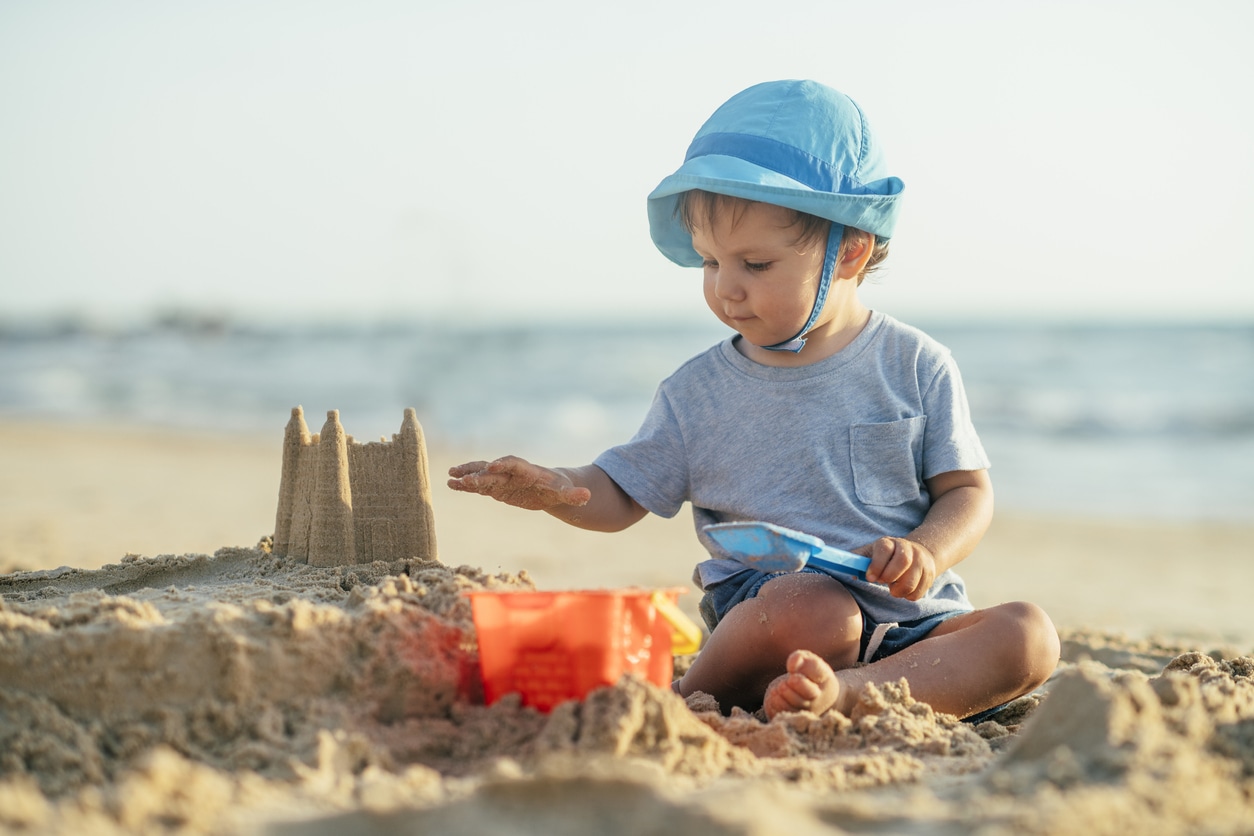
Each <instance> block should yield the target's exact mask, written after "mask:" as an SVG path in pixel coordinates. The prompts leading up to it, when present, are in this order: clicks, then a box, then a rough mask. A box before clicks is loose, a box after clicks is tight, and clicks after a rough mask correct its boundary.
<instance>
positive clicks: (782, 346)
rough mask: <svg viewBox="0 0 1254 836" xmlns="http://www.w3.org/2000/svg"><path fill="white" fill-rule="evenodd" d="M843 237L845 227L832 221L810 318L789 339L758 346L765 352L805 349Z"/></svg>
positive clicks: (825, 295) (828, 285) (822, 301)
mask: <svg viewBox="0 0 1254 836" xmlns="http://www.w3.org/2000/svg"><path fill="white" fill-rule="evenodd" d="M844 237H845V227H844V226H843V225H841V224H838V223H836V222H835V221H833V222H832V225H831V227H830V228H829V229H828V231H827V251H826V252H825V253H824V254H823V272H822V273H821V274H820V277H819V291H818V293H817V294H816V295H815V297H814V307H812V308H811V309H810V318H809V319H807V320H806V324H805V325H802V326H801V330H800V331H798V332H797V333H796V335H794V336H793V337H792V338H791V339H787V340H784V341H783V342H778V343H775V344H774V345H764V346H760V347H761V348H765V349H766V350H767V351H789V352H792V353H793V354H796V353H797V352H798V351H800V350H801V349H803V348H805V345H806V336H805V335H806V334H807V333H809V331H810V329H811V328H813V327H814V323H816V322H818V321H819V314H821V313H823V306H824V305H826V304H827V292H828V291H829V290H831V289H832V277H833V276H835V275H836V258H837V256H838V255H840V244H841V241H842V240H843V239H844Z"/></svg>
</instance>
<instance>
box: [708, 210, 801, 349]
mask: <svg viewBox="0 0 1254 836" xmlns="http://www.w3.org/2000/svg"><path fill="white" fill-rule="evenodd" d="M793 218H794V215H793V214H792V213H791V212H789V210H787V209H783V208H781V207H779V206H773V205H771V204H768V203H745V204H742V205H741V206H740V207H738V211H735V212H733V211H732V210H731V209H730V208H727V207H724V208H722V209H721V210H720V211H718V212H716V213H715V214H714V217H713V219H712V221H711V222H710V223H708V225H700V226H696V227H695V228H694V229H693V231H692V246H693V249H695V250H696V251H697V253H698V254H699V255H700V256H701V257H702V258H703V259H705V266H704V270H705V302H706V304H707V305H709V306H710V310H711V311H713V312H714V315H715V316H717V317H718V318H719V319H720V320H722V321H723V322H724V323H726V324H727V325H728V326H730V327H731V328H733V329H735V330H736V331H738V332H739V333H740V334H742V335H743V336H744V338H745V339H746V340H748V341H749V342H750V343H752V344H753V345H756V346H763V345H773V344H775V343H778V342H781V341H783V340H787V339H789V338H791V337H792V336H793V335H794V334H796V333H797V331H798V329H800V328H801V326H802V325H804V324H805V322H806V320H807V319H808V318H809V316H810V310H811V308H812V307H813V306H814V299H815V296H816V295H817V294H818V287H819V280H820V278H821V275H822V270H823V255H824V252H825V241H824V240H822V239H820V240H817V241H799V240H797V235H798V228H797V226H796V225H795V224H793V223H792V220H793Z"/></svg>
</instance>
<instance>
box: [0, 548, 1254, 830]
mask: <svg viewBox="0 0 1254 836" xmlns="http://www.w3.org/2000/svg"><path fill="white" fill-rule="evenodd" d="M494 586H524V587H525V586H530V581H529V580H528V578H527V577H526V575H525V574H522V575H520V576H513V575H504V574H502V575H488V574H485V573H483V572H482V571H480V570H477V569H473V568H469V567H461V568H456V569H454V568H450V567H447V566H444V565H442V564H440V563H438V562H435V561H417V560H411V561H393V562H376V563H372V564H364V565H357V566H351V567H334V568H317V567H312V566H308V565H306V564H304V563H300V562H298V561H296V560H293V559H286V558H280V557H277V556H274V555H272V554H269V553H268V552H267V551H266V550H265V549H264V548H258V549H223V550H220V551H219V552H217V553H216V554H215V555H213V556H212V557H209V556H203V555H202V556H183V557H172V556H165V557H158V558H154V559H141V558H128V559H127V560H126V561H124V562H123V563H122V564H120V565H116V566H108V567H105V568H104V569H100V570H95V571H80V570H55V571H51V572H34V573H24V574H15V575H7V576H0V596H2V598H0V683H2V684H0V827H5V828H10V829H19V830H23V831H24V832H50V833H80V832H100V833H108V832H175V831H177V832H215V833H218V832H276V833H288V832H297V831H298V830H299V832H326V833H332V832H344V831H347V830H352V831H354V832H363V833H371V832H377V833H400V832H415V833H417V832H442V833H477V834H481V833H532V832H534V833H545V834H561V833H608V834H613V833H653V832H657V833H662V832H676V831H682V832H692V833H715V834H722V833H767V832H779V831H780V830H781V829H786V830H789V831H790V832H797V833H806V832H832V831H833V830H837V829H844V830H857V831H859V832H901V831H903V830H945V829H951V830H954V831H961V832H966V831H970V830H977V829H985V830H988V831H989V832H993V831H1001V832H1026V833H1064V832H1068V833H1069V832H1078V831H1084V832H1089V833H1094V832H1097V833H1101V832H1112V833H1113V832H1120V833H1123V832H1127V831H1128V830H1129V829H1130V828H1131V829H1137V830H1145V831H1148V830H1153V831H1154V832H1182V833H1183V832H1196V831H1206V832H1215V833H1225V832H1242V828H1243V827H1248V825H1246V824H1245V822H1248V821H1252V820H1254V800H1252V799H1254V679H1252V676H1254V661H1252V660H1251V659H1250V658H1248V657H1233V656H1231V655H1229V656H1228V657H1227V658H1224V656H1225V654H1223V653H1215V654H1214V655H1213V656H1212V655H1207V654H1203V653H1200V652H1190V651H1188V650H1187V648H1180V647H1173V646H1172V645H1171V644H1170V643H1169V642H1161V641H1159V642H1139V643H1134V642H1130V641H1127V640H1122V641H1121V640H1120V639H1119V637H1116V636H1099V635H1091V634H1079V633H1077V634H1072V635H1069V636H1067V637H1066V654H1067V658H1068V659H1069V660H1070V661H1069V662H1068V663H1067V664H1064V666H1063V669H1062V670H1061V672H1060V673H1059V675H1058V676H1057V677H1056V678H1055V680H1054V681H1053V682H1052V683H1051V684H1050V685H1049V686H1048V687H1047V689H1044V690H1043V692H1042V693H1039V694H1037V695H1034V696H1031V697H1027V698H1024V699H1022V700H1020V701H1018V702H1017V703H1015V704H1014V705H1013V706H1012V707H1011V708H1010V709H1009V710H1007V711H1005V712H1003V713H1002V714H1001V715H999V716H998V717H997V718H996V720H994V721H987V722H985V723H982V724H980V725H978V726H974V727H973V726H971V725H970V724H966V723H961V722H959V721H957V720H956V719H954V718H953V717H950V716H948V715H943V714H937V713H936V712H934V711H932V709H931V708H929V707H928V706H926V705H923V704H921V703H917V702H915V701H914V700H913V699H912V698H911V697H910V694H909V689H908V688H907V687H906V685H905V683H904V682H903V683H900V684H898V685H895V686H888V687H884V688H881V689H873V690H869V691H868V692H867V693H866V694H864V695H863V698H862V700H861V702H860V704H859V706H858V708H857V710H856V711H855V712H854V713H853V716H852V717H848V718H846V717H842V716H839V715H827V716H822V717H819V716H815V715H813V714H809V713H799V714H789V715H782V716H780V717H777V718H775V719H774V720H773V721H771V722H765V721H764V720H763V719H762V718H761V717H758V716H754V715H749V714H745V713H743V712H738V713H735V714H733V715H732V716H730V717H725V716H723V715H721V714H720V713H718V712H717V711H716V710H712V705H711V703H710V701H709V700H708V699H702V697H701V695H696V696H694V697H693V698H690V699H689V701H688V703H687V704H685V702H684V701H683V700H681V699H680V698H679V697H677V696H675V695H674V694H672V693H670V692H669V691H667V690H664V689H658V688H655V687H653V686H651V685H649V684H646V683H643V682H641V681H638V680H634V679H630V678H628V679H624V680H623V681H622V682H620V683H619V684H618V685H617V686H615V687H612V688H604V689H600V690H598V691H595V692H594V693H593V694H591V695H590V696H589V697H588V698H587V699H586V700H584V701H583V702H581V703H576V702H568V703H564V704H562V705H560V706H558V707H557V708H556V709H555V710H554V711H553V712H552V713H551V714H549V715H543V714H539V713H537V712H535V711H533V710H532V709H529V708H524V707H521V706H520V704H519V703H518V701H517V700H516V699H515V698H512V697H508V698H506V699H504V700H502V701H500V702H498V703H497V704H495V705H493V706H483V705H480V704H477V696H478V694H477V692H476V677H475V664H476V646H475V637H474V630H473V626H472V624H471V621H470V611H469V606H468V603H467V601H466V599H465V597H464V596H463V594H462V593H463V592H465V591H466V590H470V589H477V588H484V587H494ZM1177 651H1179V652H1177ZM1151 674H1152V675H1151Z"/></svg>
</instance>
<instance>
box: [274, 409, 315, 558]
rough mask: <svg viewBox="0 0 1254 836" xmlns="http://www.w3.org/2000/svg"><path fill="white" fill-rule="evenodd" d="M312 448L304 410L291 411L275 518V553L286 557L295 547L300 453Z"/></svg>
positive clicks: (286, 432)
mask: <svg viewBox="0 0 1254 836" xmlns="http://www.w3.org/2000/svg"><path fill="white" fill-rule="evenodd" d="M308 446H309V427H308V426H306V424H305V410H304V409H302V408H301V407H299V406H296V407H293V408H292V417H291V420H289V421H288V422H287V429H286V430H284V432H283V470H282V472H281V474H280V476H279V509H278V511H277V512H276V513H275V515H274V544H273V546H272V550H273V552H274V553H275V554H277V555H279V556H282V557H285V556H287V554H288V552H289V551H291V548H292V511H293V505H294V503H295V500H296V493H297V473H298V471H299V469H300V457H301V452H302V451H303V450H304V449H305V448H306V447H308Z"/></svg>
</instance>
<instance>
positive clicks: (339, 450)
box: [273, 406, 436, 566]
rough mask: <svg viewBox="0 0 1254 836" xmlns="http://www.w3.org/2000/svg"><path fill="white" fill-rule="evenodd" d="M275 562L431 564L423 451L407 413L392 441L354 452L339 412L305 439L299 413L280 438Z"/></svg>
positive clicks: (414, 417)
mask: <svg viewBox="0 0 1254 836" xmlns="http://www.w3.org/2000/svg"><path fill="white" fill-rule="evenodd" d="M273 551H274V553H275V554H277V555H280V556H283V557H295V558H298V559H302V560H305V561H307V562H308V563H309V564H310V565H312V566H340V565H347V564H353V563H369V562H371V561H374V560H400V559H405V558H410V557H420V558H429V559H433V558H435V557H436V546H435V515H434V514H433V512H432V509H431V481H430V478H429V476H428V473H427V448H426V443H425V442H424V440H423V435H422V427H421V426H420V425H419V424H418V417H417V415H416V414H415V413H414V410H413V409H406V410H405V418H404V420H403V421H402V422H401V431H400V432H399V433H396V434H394V435H393V436H392V440H391V441H383V440H380V441H378V442H371V443H368V444H358V443H357V442H355V441H354V440H353V437H352V436H350V435H345V433H344V428H343V427H342V426H340V413H339V410H335V409H333V410H331V411H330V412H328V413H327V422H326V424H325V425H324V426H323V428H322V432H321V433H318V434H317V435H313V436H311V435H310V434H309V428H308V427H307V426H306V425H305V413H304V410H303V409H302V408H301V407H299V406H298V407H295V408H293V409H292V418H291V420H290V421H288V423H287V429H286V431H285V432H284V436H283V474H282V477H281V478H280V481H279V509H278V513H277V514H276V515H275V521H274V546H273Z"/></svg>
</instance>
